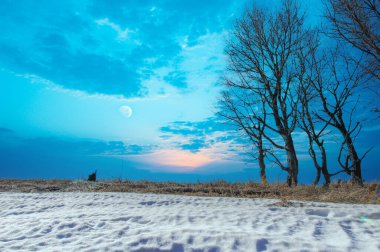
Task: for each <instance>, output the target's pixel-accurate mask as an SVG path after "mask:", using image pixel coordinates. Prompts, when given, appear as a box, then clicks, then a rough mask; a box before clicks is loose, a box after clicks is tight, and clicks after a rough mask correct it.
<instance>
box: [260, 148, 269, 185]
mask: <svg viewBox="0 0 380 252" xmlns="http://www.w3.org/2000/svg"><path fill="white" fill-rule="evenodd" d="M264 158H265V156H264V151H262V150H259V166H260V178H261V183H262V184H263V185H268V180H267V176H266V173H265V162H264Z"/></svg>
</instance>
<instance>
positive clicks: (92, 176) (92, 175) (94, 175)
mask: <svg viewBox="0 0 380 252" xmlns="http://www.w3.org/2000/svg"><path fill="white" fill-rule="evenodd" d="M87 181H93V182H96V171H95V172H94V173H91V174H90V175H88V179H87Z"/></svg>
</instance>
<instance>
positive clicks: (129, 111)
mask: <svg viewBox="0 0 380 252" xmlns="http://www.w3.org/2000/svg"><path fill="white" fill-rule="evenodd" d="M119 110H120V113H121V114H122V115H123V116H125V117H126V118H130V117H131V116H132V109H131V107H129V106H126V105H124V106H121V107H120V109H119Z"/></svg>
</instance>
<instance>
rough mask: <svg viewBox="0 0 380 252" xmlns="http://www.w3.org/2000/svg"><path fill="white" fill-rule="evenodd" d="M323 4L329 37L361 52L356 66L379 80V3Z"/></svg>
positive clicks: (341, 0) (334, 0) (332, 0)
mask: <svg viewBox="0 0 380 252" xmlns="http://www.w3.org/2000/svg"><path fill="white" fill-rule="evenodd" d="M325 5H326V15H325V16H326V18H327V19H328V21H329V22H330V24H331V28H332V29H331V32H330V35H332V36H333V37H336V38H339V39H342V40H344V41H345V42H347V43H349V44H350V45H352V46H353V47H355V48H357V49H358V50H360V51H361V52H362V53H364V55H365V56H366V57H365V58H364V60H362V59H360V60H357V61H356V63H357V64H359V65H360V66H361V67H362V68H363V69H364V70H365V71H366V72H367V73H369V74H370V75H372V76H373V77H375V78H376V79H377V80H380V1H379V0H325Z"/></svg>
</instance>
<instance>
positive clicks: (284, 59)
mask: <svg viewBox="0 0 380 252" xmlns="http://www.w3.org/2000/svg"><path fill="white" fill-rule="evenodd" d="M303 23H304V16H303V15H302V14H300V11H299V8H298V6H297V5H296V4H295V2H294V1H290V0H289V1H284V2H283V4H282V7H281V9H279V10H278V11H277V12H276V13H274V14H272V13H271V12H269V11H267V10H265V9H259V8H252V9H248V10H246V11H245V12H244V14H243V16H242V17H241V18H240V19H238V20H237V21H236V24H235V28H234V31H233V37H232V39H231V40H230V41H229V42H228V46H227V49H226V53H227V55H228V58H229V67H228V70H229V73H231V74H234V75H236V76H238V77H239V78H238V81H235V80H228V81H229V84H228V86H229V87H233V88H234V89H246V90H247V89H248V90H250V91H251V95H254V96H255V97H256V99H257V100H262V101H263V102H264V104H265V106H264V107H265V109H266V115H267V116H266V120H263V118H262V117H261V116H259V117H257V118H255V120H256V123H261V124H262V125H263V126H265V130H264V132H263V137H264V139H266V140H267V141H268V142H269V143H270V144H271V145H272V146H273V147H274V148H277V149H279V150H282V151H284V152H285V153H286V157H287V158H286V162H284V161H283V160H280V159H279V158H278V157H277V156H276V155H274V153H275V152H271V153H272V156H273V157H274V158H275V162H276V163H277V164H278V165H279V166H280V167H281V168H282V169H283V170H285V171H287V173H288V178H287V183H288V185H289V186H291V185H297V183H298V159H297V155H296V150H295V146H294V142H293V137H292V133H293V132H294V130H295V127H296V125H297V120H298V111H297V109H298V102H299V100H298V99H299V95H298V86H299V82H298V79H297V76H298V75H299V73H298V72H299V62H298V58H297V52H298V51H299V50H301V49H302V47H303V46H304V45H305V43H304V41H305V39H307V37H308V36H309V32H308V31H307V30H306V29H304V27H303V26H304V25H303ZM277 136H279V137H280V138H281V141H280V140H278V137H277ZM279 141H280V142H279Z"/></svg>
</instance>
